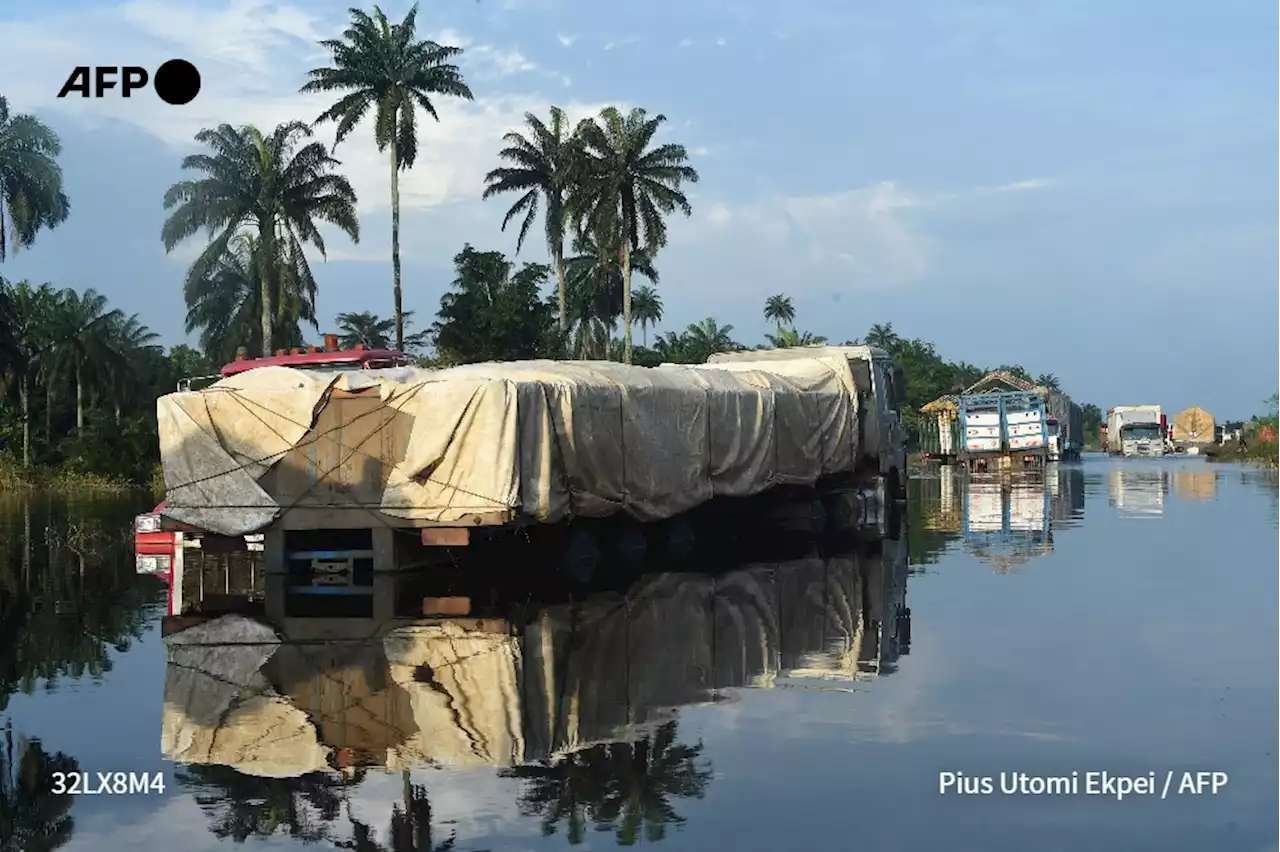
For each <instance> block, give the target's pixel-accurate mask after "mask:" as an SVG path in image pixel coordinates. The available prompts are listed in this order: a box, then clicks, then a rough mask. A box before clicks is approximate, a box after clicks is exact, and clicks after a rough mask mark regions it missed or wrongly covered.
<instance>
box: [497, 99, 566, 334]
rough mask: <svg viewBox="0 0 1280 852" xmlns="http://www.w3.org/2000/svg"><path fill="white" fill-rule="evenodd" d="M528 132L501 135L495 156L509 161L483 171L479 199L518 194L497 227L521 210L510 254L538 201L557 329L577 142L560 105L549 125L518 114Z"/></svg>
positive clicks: (562, 327)
mask: <svg viewBox="0 0 1280 852" xmlns="http://www.w3.org/2000/svg"><path fill="white" fill-rule="evenodd" d="M524 123H525V126H526V127H528V128H529V135H528V136H524V135H521V134H520V133H519V132H517V131H512V132H510V133H508V134H507V135H506V136H504V137H502V138H503V141H504V142H506V143H507V147H506V148H503V149H502V150H501V151H499V152H498V156H499V157H500V158H501V159H503V160H505V161H507V162H508V163H510V164H511V165H510V166H501V167H499V168H496V169H494V170H493V171H491V172H489V174H487V175H485V183H486V184H488V185H487V186H486V187H485V190H484V195H483V198H485V199H488V198H491V197H492V196H494V195H498V194H500V193H506V192H519V193H523V194H522V195H521V196H520V198H519V199H517V200H516V202H515V204H512V205H511V208H510V209H509V210H507V215H506V216H504V217H503V219H502V230H504V231H505V230H506V229H507V223H509V222H510V221H511V220H512V219H514V218H515V217H517V216H519V215H520V214H521V213H523V214H524V220H523V221H522V222H521V224H520V234H519V235H518V236H517V237H516V254H519V253H520V247H521V246H522V245H524V238H525V236H527V235H528V233H529V229H530V228H532V227H533V221H534V219H535V218H536V217H537V215H538V205H539V203H541V204H543V205H545V206H546V211H545V213H544V214H543V217H542V218H543V229H544V232H545V235H546V241H547V251H548V252H549V253H550V254H551V261H552V263H554V264H555V267H556V300H557V301H556V305H557V308H558V310H559V314H560V331H561V332H566V331H568V329H569V318H568V313H567V311H568V296H567V294H566V291H565V261H564V238H565V230H566V224H567V222H568V218H569V217H568V212H567V209H566V203H567V201H568V192H569V187H570V185H571V177H572V172H573V170H574V169H575V168H576V167H577V165H578V163H579V161H580V159H581V145H580V144H579V139H578V138H577V136H576V134H574V133H573V132H571V131H570V130H569V120H568V118H567V117H566V116H565V114H564V110H562V109H560V107H557V106H553V107H552V108H551V124H550V126H548V125H547V124H545V123H543V121H542V119H540V118H538V117H537V116H536V115H534V114H533V113H531V112H527V113H525V115H524Z"/></svg>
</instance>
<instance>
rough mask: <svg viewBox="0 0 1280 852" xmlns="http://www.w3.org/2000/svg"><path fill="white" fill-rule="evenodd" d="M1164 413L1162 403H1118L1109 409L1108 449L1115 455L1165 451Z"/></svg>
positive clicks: (1160, 454) (1149, 454) (1131, 455)
mask: <svg viewBox="0 0 1280 852" xmlns="http://www.w3.org/2000/svg"><path fill="white" fill-rule="evenodd" d="M1163 416H1164V414H1163V412H1162V411H1161V410H1160V406H1158V405H1117V406H1116V407H1114V408H1110V409H1108V410H1107V452H1109V453H1110V454H1111V455H1113V456H1116V455H1118V456H1128V457H1139V456H1141V457H1160V456H1163V455H1164V454H1165V449H1166V439H1165V430H1164V426H1163V425H1162V420H1161V418H1162V417H1163Z"/></svg>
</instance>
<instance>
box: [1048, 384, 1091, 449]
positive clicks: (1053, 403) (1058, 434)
mask: <svg viewBox="0 0 1280 852" xmlns="http://www.w3.org/2000/svg"><path fill="white" fill-rule="evenodd" d="M1042 396H1043V398H1044V401H1045V425H1046V427H1047V431H1048V434H1049V461H1058V460H1063V461H1076V460H1078V459H1079V458H1080V452H1081V451H1082V450H1083V449H1084V409H1083V408H1081V407H1080V406H1079V405H1078V404H1077V403H1076V402H1074V401H1072V399H1071V397H1069V396H1067V395H1066V394H1064V393H1062V392H1061V391H1058V390H1054V389H1052V388H1046V389H1045V391H1044V393H1043V394H1042Z"/></svg>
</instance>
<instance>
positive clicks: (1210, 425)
mask: <svg viewBox="0 0 1280 852" xmlns="http://www.w3.org/2000/svg"><path fill="white" fill-rule="evenodd" d="M1169 440H1170V442H1171V443H1172V444H1173V449H1174V452H1179V453H1190V454H1192V455H1194V454H1197V453H1199V452H1200V451H1201V449H1202V448H1204V447H1208V446H1211V445H1213V444H1216V443H1218V442H1219V438H1218V425H1217V423H1216V422H1215V421H1214V419H1213V415H1212V414H1210V413H1209V412H1207V411H1205V410H1204V409H1203V408H1201V407H1200V406H1198V405H1193V406H1191V407H1190V408H1184V409H1183V410H1182V411H1179V412H1178V413H1177V414H1175V415H1173V425H1172V427H1171V428H1170V430H1169Z"/></svg>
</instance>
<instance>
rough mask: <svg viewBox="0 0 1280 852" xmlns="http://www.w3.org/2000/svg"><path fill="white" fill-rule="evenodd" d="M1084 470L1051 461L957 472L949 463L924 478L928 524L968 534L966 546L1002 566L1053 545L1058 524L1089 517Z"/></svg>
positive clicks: (935, 528) (998, 567)
mask: <svg viewBox="0 0 1280 852" xmlns="http://www.w3.org/2000/svg"><path fill="white" fill-rule="evenodd" d="M1084 497H1085V488H1084V471H1083V470H1082V469H1081V468H1080V466H1079V465H1072V464H1060V463H1050V464H1049V465H1047V466H1046V468H1045V470H1044V472H1043V473H1041V472H1039V471H1028V472H1021V471H1019V472H1015V473H1013V474H1006V475H986V476H984V475H972V476H967V477H966V476H964V475H957V474H956V473H955V472H954V471H953V470H951V469H948V468H946V467H944V468H942V469H941V470H940V472H939V475H938V478H937V479H928V480H922V482H921V489H920V501H921V503H922V508H921V514H922V516H923V527H924V528H925V529H926V530H928V531H930V532H937V533H943V534H954V535H957V536H960V537H962V538H963V541H964V546H965V548H966V549H967V550H968V551H969V552H970V553H972V554H973V555H975V556H976V557H978V558H979V559H980V560H982V561H983V562H984V563H986V564H987V565H989V566H990V567H991V568H992V569H993V570H995V571H997V572H1001V573H1004V572H1008V571H1012V570H1014V569H1016V568H1017V567H1018V566H1020V565H1022V564H1023V563H1025V562H1027V561H1028V560H1031V559H1034V558H1035V557H1037V556H1041V555H1043V554H1045V553H1049V552H1051V551H1052V550H1053V530H1054V527H1055V526H1056V527H1059V528H1066V527H1071V526H1075V525H1076V524H1078V523H1080V520H1081V519H1082V518H1083V517H1084Z"/></svg>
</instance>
